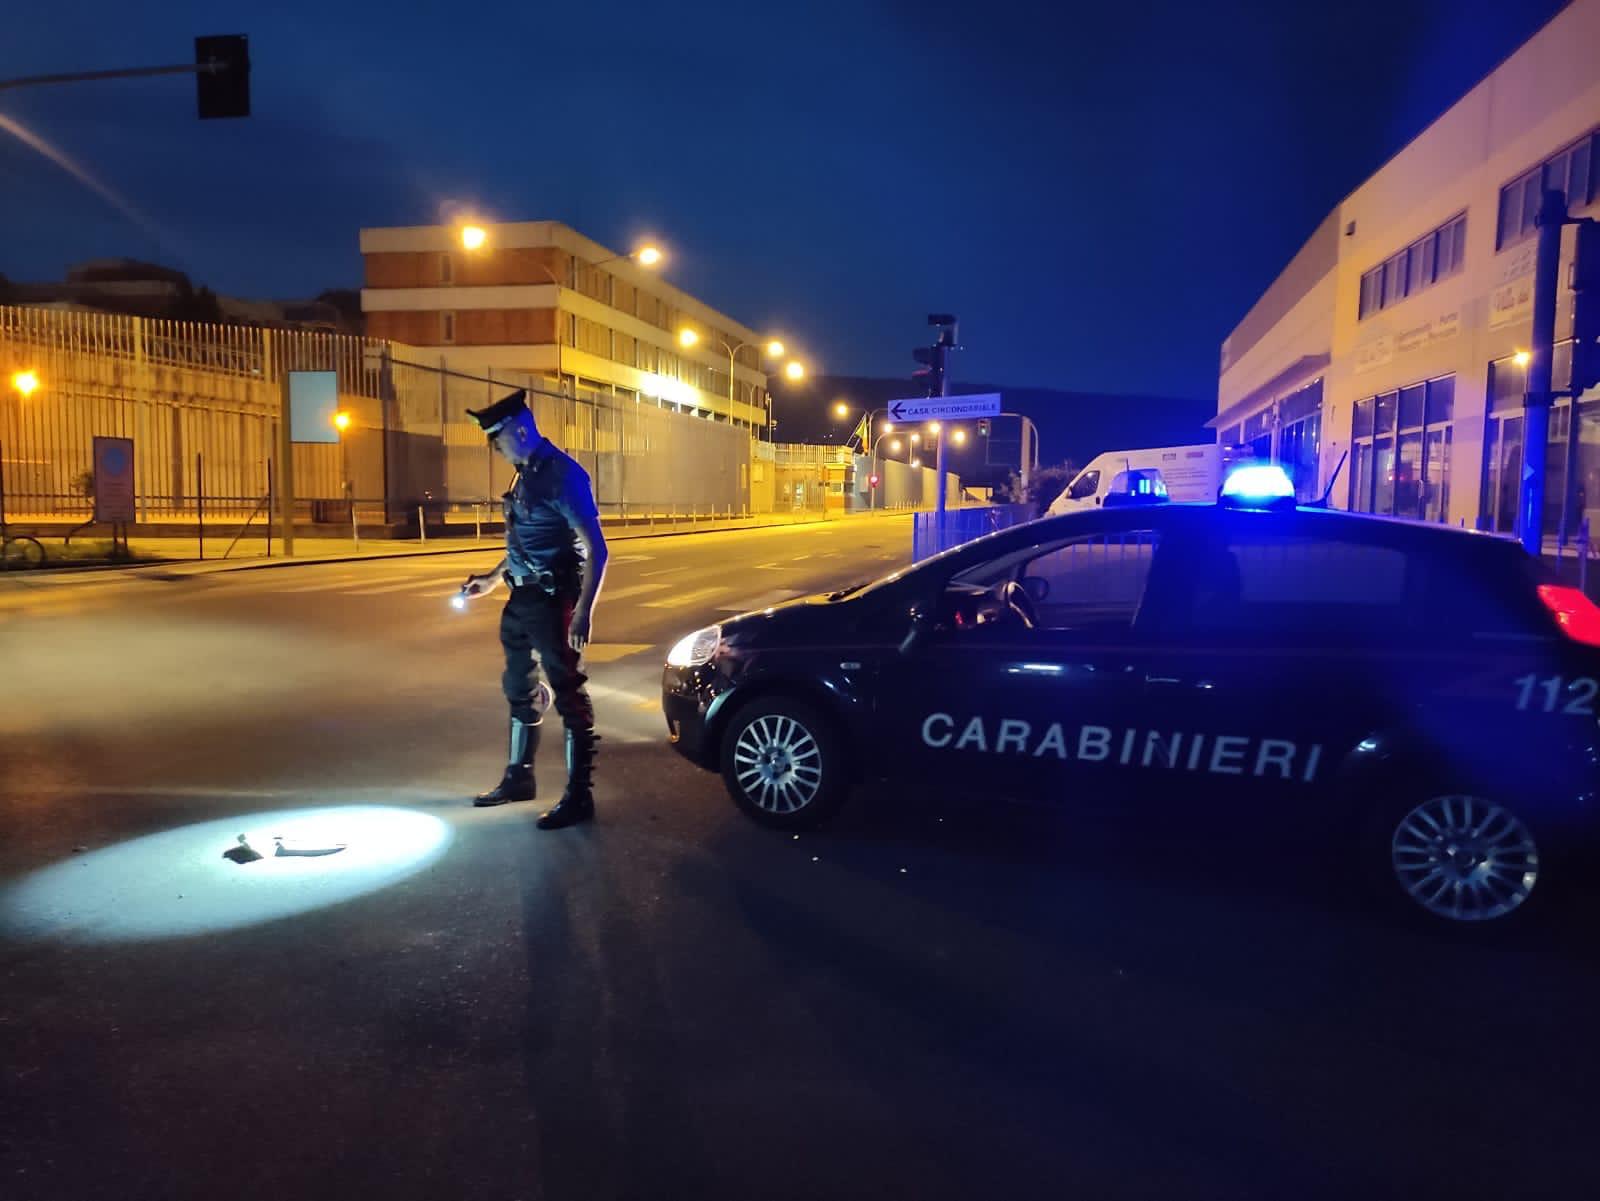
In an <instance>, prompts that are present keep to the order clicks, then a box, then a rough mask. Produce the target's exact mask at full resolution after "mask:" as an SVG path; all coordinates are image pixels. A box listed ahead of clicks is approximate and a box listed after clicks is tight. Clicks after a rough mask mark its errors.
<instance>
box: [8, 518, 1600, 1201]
mask: <svg viewBox="0 0 1600 1201" xmlns="http://www.w3.org/2000/svg"><path fill="white" fill-rule="evenodd" d="M908 544H909V528H908V523H907V522H906V521H905V520H903V519H885V520H877V521H868V522H853V523H835V524H832V525H826V526H813V527H801V528H794V529H788V530H776V531H770V532H769V531H762V532H748V531H746V532H739V533H731V534H720V535H700V536H691V537H686V538H663V539H653V540H641V541H632V542H619V543H617V544H616V545H615V547H614V556H613V569H612V574H611V577H610V582H609V586H608V594H607V596H606V597H605V598H603V600H602V609H601V612H600V615H599V617H598V620H597V626H596V645H595V646H594V648H593V652H592V654H591V656H590V664H591V671H592V676H593V681H594V691H595V698H596V704H597V708H598V710H599V714H600V721H601V726H602V732H603V734H604V736H605V741H604V743H603V747H602V758H601V761H600V769H599V773H598V788H597V795H598V800H599V809H600V818H599V820H598V821H597V822H596V823H595V824H593V825H591V826H588V827H584V828H580V829H576V830H570V831H562V832H556V833H540V832H538V831H536V830H535V829H534V828H533V825H532V818H533V816H534V809H533V807H530V806H507V807H504V808H500V809H489V810H474V809H472V808H471V807H470V805H469V803H468V799H469V797H470V795H471V794H472V793H473V792H476V791H478V790H479V789H482V788H484V787H487V786H488V785H489V784H491V783H492V782H493V781H494V780H495V779H496V778H497V777H498V774H499V769H500V765H501V759H502V755H503V743H504V713H503V704H502V702H501V700H500V698H499V694H498V687H497V678H498V672H499V649H498V645H497V642H496V638H495V616H496V614H497V612H498V602H497V601H495V600H490V601H486V602H483V603H480V604H479V605H476V606H474V607H473V608H472V609H470V610H469V611H468V612H466V613H456V612H453V611H451V610H450V609H449V608H448V606H447V603H446V602H447V598H448V596H449V594H450V593H451V592H452V591H453V590H454V586H455V584H456V582H458V581H459V579H460V578H461V577H462V576H463V575H464V574H465V573H466V572H467V571H468V570H477V569H481V566H483V565H486V564H487V563H488V562H491V561H492V560H493V557H494V556H493V555H492V554H485V555H483V556H476V555H467V556H451V557H448V558H441V557H435V558H427V559H409V560H389V561H383V562H367V563H359V564H350V565H338V564H335V565H328V566H300V567H292V568H276V569H268V570H251V571H241V572H232V573H227V574H222V575H200V576H187V575H182V574H170V578H167V577H168V576H169V573H164V572H144V573H140V574H139V576H138V577H137V578H130V577H126V576H123V577H111V578H106V577H102V578H99V579H88V578H84V579H81V580H76V581H73V582H70V583H67V584H62V585H59V586H43V585H41V584H38V583H28V584H23V583H19V582H17V581H0V585H3V586H0V678H3V681H4V688H3V690H0V878H3V881H4V883H5V885H6V888H5V891H4V892H3V893H0V1196H3V1197H5V1198H7V1199H15V1201H22V1199H25V1198H27V1199H31V1198H73V1199H82V1201H90V1199H97V1198H116V1199H118V1201H131V1199H142V1198H152V1199H154V1198H163V1199H178V1198H181V1199H185V1201H187V1199H189V1198H196V1199H198V1198H206V1199H211V1198H217V1197H238V1198H254V1197H262V1198H274V1199H281V1198H285V1197H294V1198H344V1197H350V1196H362V1195H368V1196H373V1197H383V1198H385V1199H403V1198H419V1199H421V1198H428V1199H432V1198H451V1199H455V1198H461V1199H468V1198H487V1199H512V1198H527V1199H533V1198H551V1199H565V1198H575V1199H576V1198H581V1199H590V1198H613V1197H615V1198H673V1199H676V1198H684V1199H691V1198H693V1199H697V1201H698V1199H702V1198H724V1197H726V1198H740V1199H767V1198H822V1197H873V1198H881V1197H885V1196H892V1197H904V1198H917V1199H920V1198H963V1199H966V1198H974V1197H984V1198H986V1197H1007V1198H1010V1197H1040V1198H1047V1197H1048V1198H1064V1197H1083V1198H1097V1199H1098V1198H1123V1197H1127V1198H1156V1197H1159V1198H1213V1197H1214V1198H1258V1197H1259V1198H1273V1199H1286V1198H1296V1199H1300V1198H1321V1197H1327V1198H1356V1197H1360V1198H1387V1197H1397V1198H1398V1197H1406V1198H1428V1197H1451V1198H1477V1197H1484V1198H1489V1197H1493V1198H1518V1199H1527V1198H1574V1199H1577V1198H1589V1197H1594V1196H1596V1195H1600V1166H1597V1160H1596V1158H1595V1155H1594V1151H1593V1148H1594V1143H1595V1136H1594V1131H1595V1125H1596V1117H1597V1116H1600V1102H1597V1100H1596V1092H1595V1084H1594V1082H1595V1080H1596V1079H1597V1078H1600V1071H1597V1069H1600V1039H1597V1037H1596V1034H1595V1017H1594V1015H1595V1012H1596V1001H1597V999H1600V995H1597V994H1600V989H1597V984H1600V970H1597V964H1596V957H1595V953H1594V950H1593V943H1594V940H1593V933H1592V931H1593V924H1592V921H1590V920H1588V919H1587V918H1582V919H1580V918H1571V919H1568V920H1565V921H1558V922H1556V923H1554V924H1553V925H1552V926H1550V927H1548V928H1546V929H1544V930H1541V931H1537V932H1534V933H1533V934H1531V935H1529V936H1527V937H1525V938H1523V939H1521V940H1518V941H1514V942H1505V941H1491V942H1490V943H1489V944H1488V945H1483V944H1481V943H1478V942H1476V941H1467V940H1461V939H1456V938H1445V937H1439V936H1437V935H1435V934H1432V933H1429V932H1426V931H1423V930H1419V929H1416V928H1414V927H1411V926H1408V925H1406V924H1404V923H1397V922H1395V921H1393V920H1392V919H1391V918H1390V917H1389V916H1388V915H1387V914H1385V913H1384V912H1382V911H1381V910H1375V909H1373V908H1372V907H1371V906H1370V905H1369V904H1368V903H1367V902H1366V901H1365V900H1364V899H1363V897H1362V896H1361V894H1360V892H1359V890H1358V889H1356V888H1354V887H1353V886H1352V885H1353V882H1352V880H1351V879H1350V878H1349V873H1348V872H1347V871H1346V870H1345V867H1346V865H1343V864H1341V863H1339V862H1337V861H1332V862H1325V861H1324V860H1323V859H1320V858H1318V857H1317V856H1316V855H1314V854H1309V853H1307V852H1306V850H1305V849H1303V848H1292V849H1287V850H1278V849H1276V848H1274V847H1273V846H1271V845H1265V846H1263V845H1260V844H1259V843H1253V842H1249V841H1243V840H1240V839H1238V838H1236V837H1234V836H1232V835H1230V834H1227V833H1219V832H1218V831H1217V830H1216V829H1214V828H1212V823H1209V822H1207V821H1205V820H1201V821H1198V822H1196V823H1194V824H1193V826H1190V825H1187V824H1186V825H1185V826H1184V827H1183V828H1181V829H1176V828H1175V829H1169V830H1149V829H1133V828H1127V827H1124V826H1121V825H1118V824H1117V823H1114V822H1105V823H1098V824H1093V825H1083V824H1080V823H1072V822H1067V821H1065V820H1063V819H1062V818H1061V816H1060V815H1058V814H1055V813H1051V812H1047V811H1043V810H1032V809H1011V808H996V807H992V806H989V805H986V804H985V803H984V802H983V800H982V799H981V798H969V799H967V800H965V801H960V802H953V803H940V804H929V803H926V802H924V801H922V800H920V799H919V798H915V797H909V796H903V795H897V794H896V793H895V791H894V790H893V789H892V788H889V789H887V790H875V791H874V793H873V794H871V795H867V796H863V797H860V798H858V799H857V802H856V803H854V804H853V805H852V806H851V807H849V808H848V809H847V810H846V811H845V813H844V815H843V816H842V817H841V819H840V820H839V822H838V823H837V824H836V825H834V826H832V827H830V828H829V829H828V830H827V831H825V832H821V833H818V834H814V835H807V836H804V837H799V838H795V837H791V836H787V835H777V834H773V833H771V832H768V831H765V830H762V829H759V828H757V827H755V826H754V825H752V824H751V823H750V822H748V821H747V820H746V819H744V818H743V817H742V816H740V815H739V814H738V813H737V811H736V810H735V809H734V808H733V806H732V804H731V803H730V802H729V801H728V800H727V798H726V795H725V794H724V792H723V790H722V786H721V783H720V781H719V780H717V779H716V778H715V777H713V776H711V775H709V774H707V773H704V772H702V771H700V770H699V769H697V768H695V767H693V766H691V765H689V764H687V763H685V762H683V761H681V760H680V759H679V758H678V757H677V756H676V755H675V754H674V753H673V752H672V751H671V750H670V749H669V748H668V747H667V745H666V742H665V738H664V730H663V726H662V721H661V717H660V713H659V702H658V690H657V682H658V679H659V664H660V661H661V659H662V656H663V651H664V648H665V646H666V645H668V644H670V643H671V642H672V641H673V640H674V639H675V638H676V637H678V636H679V635H681V634H683V633H685V632H687V631H689V630H691V629H693V628H695V627H696V626H698V625H701V624H705V623H706V622H708V621H712V620H715V619H716V618H717V617H718V616H719V615H722V614H724V613H726V612H728V611H732V610H736V609H742V608H748V607H753V606H755V605H759V604H764V603H770V602H771V601H773V600H777V599H782V598H784V597H786V596H788V595H793V594H796V593H799V592H804V591H814V590H818V589H821V588H825V587H837V586H839V585H841V584H844V583H848V582H851V581H853V580H855V579H859V578H863V577H865V576H873V575H878V574H882V573H883V572H885V571H888V570H891V569H893V568H894V567H895V566H897V565H898V564H900V563H902V562H903V561H904V559H905V558H906V551H907V548H908ZM557 742H558V740H557V739H555V738H551V739H550V740H549V743H548V744H547V745H546V747H545V748H544V750H543V752H542V753H541V755H540V765H539V766H540V776H541V787H542V789H544V790H546V791H547V792H548V793H550V794H551V795H554V794H555V793H556V792H558V791H559V782H560V769H559V760H558V750H559V748H558V745H557ZM1202 817H1203V815H1202ZM240 834H243V835H245V836H246V842H247V843H248V844H249V846H250V847H251V848H252V849H253V850H255V851H258V852H264V853H265V857H264V858H262V859H259V860H254V861H249V862H235V861H233V859H229V858H225V857H224V854H225V853H229V854H232V855H233V856H234V857H235V858H240V859H248V853H243V852H242V850H241V848H240V846H239V843H238V841H237V840H238V836H239V835H240ZM274 835H282V836H284V837H285V838H286V839H287V840H288V847H289V849H291V850H299V851H319V850H330V849H331V847H332V845H333V844H334V843H335V842H337V841H344V842H347V843H348V845H347V847H346V849H344V850H342V851H338V852H336V853H335V854H331V855H327V856H317V855H290V856H278V855H275V854H274V853H273V846H274V844H273V842H272V839H273V836H274Z"/></svg>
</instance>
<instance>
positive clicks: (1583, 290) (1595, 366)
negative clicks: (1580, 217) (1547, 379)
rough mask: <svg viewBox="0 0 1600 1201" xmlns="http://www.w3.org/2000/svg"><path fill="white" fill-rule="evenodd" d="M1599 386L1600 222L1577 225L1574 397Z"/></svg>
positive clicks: (1573, 312)
mask: <svg viewBox="0 0 1600 1201" xmlns="http://www.w3.org/2000/svg"><path fill="white" fill-rule="evenodd" d="M1596 384H1600V222H1597V221H1580V222H1579V223H1578V245H1577V253H1576V254H1575V255H1574V256H1573V263H1572V394H1573V395H1574V396H1577V395H1579V394H1581V393H1583V392H1585V391H1587V390H1588V389H1590V388H1593V387H1594V386H1595V385H1596Z"/></svg>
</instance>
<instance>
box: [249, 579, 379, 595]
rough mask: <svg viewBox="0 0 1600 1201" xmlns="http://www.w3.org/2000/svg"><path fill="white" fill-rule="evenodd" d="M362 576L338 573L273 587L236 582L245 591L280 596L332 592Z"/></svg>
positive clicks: (252, 582)
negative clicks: (291, 584)
mask: <svg viewBox="0 0 1600 1201" xmlns="http://www.w3.org/2000/svg"><path fill="white" fill-rule="evenodd" d="M362 578H364V577H362V576H360V575H353V574H352V575H339V576H334V577H332V578H331V579H325V580H319V581H317V582H316V583H315V584H299V585H295V586H287V585H278V586H276V587H274V586H273V585H271V584H268V585H266V586H265V587H262V586H260V585H255V582H254V581H253V580H240V581H238V582H239V583H240V584H242V585H243V589H242V590H243V591H247V592H272V593H276V594H278V595H281V596H288V595H292V594H294V593H296V592H332V591H334V590H335V589H339V588H346V587H348V586H349V585H350V581H351V580H359V579H362ZM229 582H230V583H231V582H233V581H229Z"/></svg>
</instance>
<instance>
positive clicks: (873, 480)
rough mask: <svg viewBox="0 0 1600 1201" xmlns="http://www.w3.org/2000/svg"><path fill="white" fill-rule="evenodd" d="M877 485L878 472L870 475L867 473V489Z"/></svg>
mask: <svg viewBox="0 0 1600 1201" xmlns="http://www.w3.org/2000/svg"><path fill="white" fill-rule="evenodd" d="M877 486H878V474H877V472H873V473H872V474H871V475H869V476H868V477H867V487H868V488H869V489H871V488H876V487H877Z"/></svg>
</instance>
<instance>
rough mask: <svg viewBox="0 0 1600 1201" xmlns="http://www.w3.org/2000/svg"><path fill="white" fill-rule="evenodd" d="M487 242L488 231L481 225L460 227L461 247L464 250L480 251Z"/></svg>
mask: <svg viewBox="0 0 1600 1201" xmlns="http://www.w3.org/2000/svg"><path fill="white" fill-rule="evenodd" d="M488 240H489V231H488V230H486V229H484V228H483V226H481V225H463V226H462V227H461V246H462V249H464V250H482V249H483V247H484V244H485V243H486V242H488Z"/></svg>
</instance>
